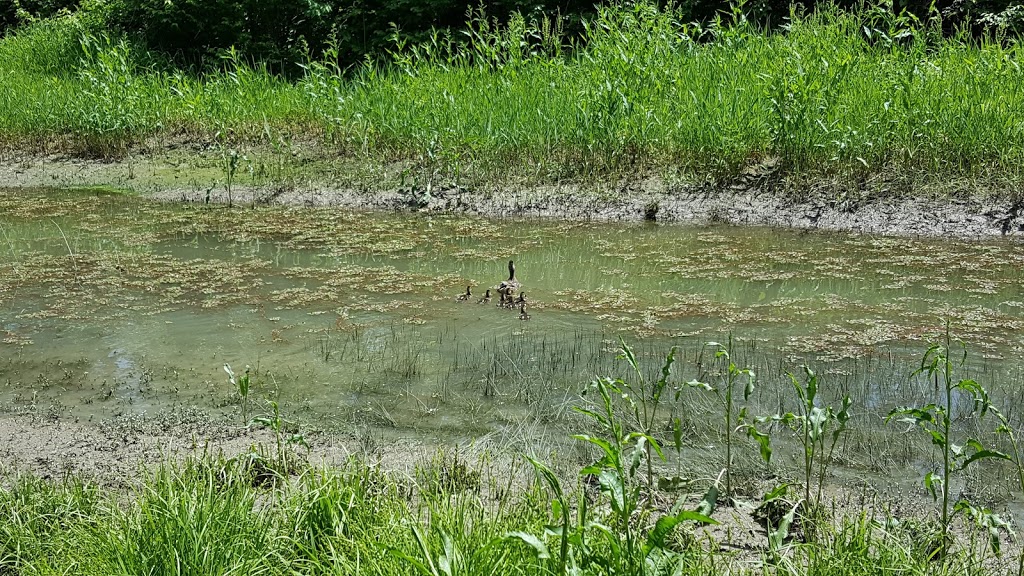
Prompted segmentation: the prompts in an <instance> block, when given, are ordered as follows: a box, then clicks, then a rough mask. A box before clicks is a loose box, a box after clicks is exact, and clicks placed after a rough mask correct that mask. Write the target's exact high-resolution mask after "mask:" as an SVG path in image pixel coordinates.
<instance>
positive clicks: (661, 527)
mask: <svg viewBox="0 0 1024 576" xmlns="http://www.w3.org/2000/svg"><path fill="white" fill-rule="evenodd" d="M677 524H679V518H677V517H675V516H662V517H661V518H658V521H657V523H655V524H654V529H653V530H651V532H650V533H649V534H648V535H647V543H646V544H645V545H644V551H645V552H650V551H651V550H653V549H655V548H664V547H665V538H666V537H667V536H668V535H669V534H670V533H671V532H672V529H673V528H675V527H676V525H677Z"/></svg>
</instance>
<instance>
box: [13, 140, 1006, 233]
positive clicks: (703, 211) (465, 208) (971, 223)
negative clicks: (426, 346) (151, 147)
mask: <svg viewBox="0 0 1024 576" xmlns="http://www.w3.org/2000/svg"><path fill="white" fill-rule="evenodd" d="M219 158H220V156H219V152H216V151H213V150H211V149H209V148H202V147H198V146H195V145H192V146H186V147H181V146H175V147H168V148H162V149H157V150H156V151H149V152H142V153H139V154H137V155H129V156H127V157H126V158H123V159H119V160H116V161H101V160H89V159H80V158H69V157H63V156H55V155H54V156H39V155H16V156H11V157H8V158H4V159H3V160H4V161H3V162H0V186H5V187H46V186H57V187H74V186H108V187H113V188H117V189H120V190H124V191H128V192H135V193H139V194H142V195H144V196H147V197H150V198H152V199H154V200H158V201H168V202H175V201H178V202H212V203H225V202H227V201H228V193H227V187H226V178H225V173H224V170H223V168H222V167H221V166H220V163H219ZM253 158H254V159H257V158H259V156H258V155H257V154H254V155H253ZM249 162H250V164H249V166H250V169H249V170H248V171H243V170H239V173H238V175H236V176H235V178H234V180H235V182H234V184H233V186H232V194H231V200H232V201H233V202H234V203H238V204H251V203H253V201H254V200H255V202H256V203H259V204H272V205H285V206H317V207H323V206H336V207H340V208H349V209H365V210H388V211H391V210H414V211H424V212H443V213H462V214H474V215H482V216H493V217H541V218H555V219H565V220H573V221H639V220H645V219H646V220H656V221H660V222H674V223H693V224H702V223H708V222H716V223H731V224H737V225H760V226H777V227H792V228H800V229H818V230H826V231H848V232H860V233H868V234H886V235H905V236H939V237H956V238H986V237H995V236H1017V237H1019V236H1024V202H1022V201H1021V200H1019V199H1018V198H1019V196H1020V194H1019V191H1017V190H1016V189H1015V188H1016V187H1015V186H1014V185H1013V184H1012V183H995V184H991V185H988V186H987V188H986V187H985V186H981V187H979V184H978V183H976V182H969V181H964V182H945V183H941V184H927V183H925V184H921V185H919V186H914V185H913V184H907V183H906V182H903V183H888V184H887V183H885V182H880V183H878V182H876V183H872V184H870V185H868V184H865V185H864V188H863V189H862V190H859V191H856V190H855V191H852V192H851V191H850V190H848V189H847V188H849V186H848V185H845V186H844V185H840V184H836V183H833V182H830V181H827V180H824V179H819V180H814V179H811V180H809V181H807V182H806V184H800V185H795V184H785V185H782V186H780V185H779V184H778V182H779V176H778V175H777V174H776V173H775V167H774V166H771V165H770V164H769V165H766V166H755V167H752V168H751V169H749V170H748V171H746V172H745V173H744V174H742V175H741V176H740V177H738V178H736V179H734V180H733V181H729V182H725V183H720V184H707V183H701V184H691V183H685V182H670V181H668V179H666V178H664V177H660V176H643V177H636V178H624V179H619V180H617V181H614V182H593V183H586V184H579V183H566V184H545V185H532V184H522V185H516V184H514V183H512V184H509V183H487V182H484V183H478V184H473V185H465V186H458V185H452V184H450V183H448V184H445V183H438V184H433V183H432V182H430V181H429V180H432V178H430V179H428V181H427V184H425V185H424V184H423V183H422V182H423V181H424V179H422V178H421V179H417V178H414V177H410V176H409V174H410V168H409V166H407V165H399V164H394V165H373V166H370V165H369V164H368V163H365V162H360V161H356V160H352V159H336V158H330V157H326V156H324V155H323V152H322V151H316V150H314V151H313V152H312V155H311V157H309V158H298V159H296V158H293V157H289V158H287V159H280V158H276V157H275V158H273V159H269V160H268V159H266V158H263V159H262V160H255V163H254V161H253V160H250V161H249ZM271 162H276V163H277V164H276V168H275V169H274V176H272V177H266V176H265V177H260V176H258V174H259V173H266V172H267V169H266V165H267V164H268V163H271ZM253 166H258V168H253ZM992 187H999V188H1001V189H998V190H994V189H991V188H992ZM1010 188H1013V189H1010ZM782 189H786V190H789V192H777V191H775V190H782ZM895 189H898V190H899V191H898V192H896V191H894V190H895Z"/></svg>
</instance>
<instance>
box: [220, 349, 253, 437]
mask: <svg viewBox="0 0 1024 576" xmlns="http://www.w3.org/2000/svg"><path fill="white" fill-rule="evenodd" d="M224 372H227V375H228V382H230V383H231V385H232V386H235V387H236V389H237V390H238V396H239V398H241V400H242V425H243V426H248V425H249V385H250V379H249V366H248V365H247V366H246V367H245V374H242V376H241V377H237V378H236V377H235V372H234V370H232V369H231V365H230V364H224Z"/></svg>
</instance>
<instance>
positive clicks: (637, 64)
mask: <svg viewBox="0 0 1024 576" xmlns="http://www.w3.org/2000/svg"><path fill="white" fill-rule="evenodd" d="M869 16H871V15H870V14H860V15H856V14H848V13H841V12H838V11H833V10H822V11H821V12H818V13H815V14H811V15H807V16H801V15H798V14H796V13H794V15H793V16H792V18H791V22H790V24H789V25H788V26H787V27H786V28H785V30H784V32H782V33H772V34H768V33H764V32H761V31H759V30H756V29H755V28H754V27H752V26H751V25H749V24H747V23H746V22H745V21H744V20H743V19H742V18H741V17H738V16H737V17H735V18H734V21H732V22H730V23H722V22H719V23H717V24H716V25H715V26H713V27H711V28H710V29H708V30H697V29H694V28H692V27H689V26H686V25H683V24H681V23H680V22H679V21H678V20H677V14H676V13H674V12H672V11H671V10H664V9H659V8H656V7H654V6H652V5H649V4H645V3H638V4H636V5H635V6H632V7H619V8H607V9H603V10H602V11H601V12H600V13H599V15H598V16H597V18H596V19H595V20H594V21H592V22H590V23H589V24H588V25H587V27H586V33H585V37H584V38H583V39H582V40H579V39H577V40H576V41H575V42H573V44H576V46H577V47H576V49H575V50H571V51H569V50H562V48H563V46H565V45H568V44H569V42H568V41H567V40H566V39H563V38H560V37H558V35H557V31H556V30H553V29H552V27H551V26H550V25H548V24H545V23H543V22H534V23H532V24H531V23H525V22H523V21H522V20H521V19H517V18H513V20H512V22H511V23H510V24H509V26H508V27H507V28H497V27H493V26H487V25H486V24H487V20H486V16H485V15H475V17H474V19H473V20H471V21H470V23H469V25H468V31H469V34H468V36H467V37H468V38H469V40H468V41H459V42H456V41H455V40H453V39H452V38H447V37H444V36H435V37H434V38H433V39H432V40H431V41H429V42H427V43H426V44H424V45H420V46H415V47H411V46H401V45H399V46H397V47H396V49H395V51H394V54H393V56H392V58H391V60H390V61H388V62H386V63H383V64H382V63H373V62H371V63H365V64H360V65H356V66H354V67H351V68H350V69H347V70H343V69H342V68H341V67H339V66H338V65H337V64H336V63H335V62H336V61H334V60H332V58H331V54H330V53H328V54H327V55H326V57H325V59H324V61H311V62H308V63H306V69H307V73H306V75H305V76H304V77H303V78H301V79H299V80H298V81H295V82H288V81H285V80H282V79H280V78H278V77H275V76H273V75H272V74H271V73H270V72H268V70H267V69H266V68H265V67H263V66H260V65H253V64H250V63H248V62H247V61H246V60H245V58H244V57H242V56H240V55H238V54H235V53H230V54H227V55H226V57H225V60H224V65H223V67H222V68H221V70H219V71H213V72H210V73H207V74H205V75H203V76H202V77H196V76H192V75H188V74H185V73H182V72H179V71H174V70H169V69H167V67H166V66H162V65H159V64H158V62H159V59H158V58H155V57H153V56H151V55H149V54H146V53H144V52H143V51H141V50H140V49H138V48H136V47H134V46H133V45H132V44H131V43H130V42H128V41H126V40H122V39H108V38H106V37H105V36H103V35H102V34H96V33H91V32H89V30H88V27H84V26H82V25H81V24H80V23H79V20H80V19H81V18H78V17H76V16H68V17H63V18H61V19H58V20H51V21H44V22H42V23H38V24H35V25H32V26H29V27H27V28H23V29H22V30H20V31H18V32H17V33H16V34H13V35H10V36H8V37H6V38H4V39H3V40H0V80H2V81H0V141H2V142H4V143H5V144H6V145H8V146H38V147H42V148H49V147H54V146H58V147H62V148H65V149H68V150H71V151H77V152H81V153H98V154H117V153H119V152H120V151H123V150H125V149H126V148H127V147H130V146H132V145H135V144H138V143H139V142H141V141H143V140H145V139H150V138H157V139H160V138H172V137H180V136H181V135H184V137H186V138H189V139H194V140H200V141H205V142H210V141H213V140H216V139H218V138H222V139H223V138H226V139H229V140H251V141H260V140H261V139H266V138H268V137H270V138H276V136H269V135H271V134H276V135H280V134H288V135H289V137H290V136H292V135H296V134H299V135H304V136H307V137H313V138H316V139H321V140H322V141H323V142H325V143H326V144H328V145H329V146H332V147H334V148H335V149H336V150H337V151H338V153H339V154H344V155H352V156H358V157H367V158H374V159H378V160H379V159H384V160H386V161H411V162H412V163H413V164H415V165H416V166H418V167H419V168H421V169H423V170H426V171H427V172H428V173H429V174H439V175H442V176H444V177H449V178H455V179H458V178H460V177H463V176H464V175H467V174H471V173H472V174H475V175H476V176H478V177H483V178H488V177H489V178H492V179H493V178H500V177H505V176H507V175H509V174H512V175H523V176H530V177H534V178H538V179H540V180H547V181H555V180H562V179H584V178H588V177H593V176H594V175H601V174H606V175H607V174H623V173H634V172H637V171H644V170H659V169H660V170H671V171H682V173H684V174H688V175H689V176H688V177H691V178H695V179H697V180H700V179H702V178H705V179H706V178H712V179H720V178H722V177H726V178H728V177H730V176H735V175H737V174H738V173H739V172H740V171H741V170H742V169H743V168H744V167H746V166H748V165H751V164H758V163H760V162H763V161H765V160H769V159H772V161H773V162H774V161H778V162H779V163H781V166H782V167H783V168H784V169H785V170H788V171H790V172H797V173H810V174H813V173H824V174H845V175H848V176H851V177H854V178H861V179H863V178H867V177H869V176H871V175H873V174H877V173H880V172H885V171H887V170H908V171H913V172H914V173H915V174H917V173H924V172H929V173H931V174H933V175H934V176H936V177H937V178H942V177H948V176H951V175H957V176H960V175H968V176H970V175H986V176H992V175H998V176H1002V177H1012V175H1013V174H1015V173H1016V172H1015V171H1016V166H1017V165H1019V164H1020V160H1021V159H1022V155H1024V153H1022V150H1024V148H1022V144H1024V131H1022V130H1021V125H1020V122H1019V116H1020V114H1019V112H1020V110H1021V106H1022V102H1024V82H1022V80H1024V74H1022V72H1021V70H1020V66H1019V63H1018V61H1019V49H1020V48H1019V47H1018V45H1017V44H1014V43H1006V42H1002V41H1000V40H999V39H992V40H987V39H983V40H971V39H968V38H966V37H961V36H955V37H946V38H943V37H942V36H941V35H940V34H938V28H937V27H938V26H939V24H938V23H934V22H933V23H930V24H917V25H913V24H909V23H906V22H902V21H900V20H898V19H895V20H892V19H891V21H888V22H882V23H879V22H878V19H877V18H874V19H872V17H869ZM865 31H867V33H866V32H865ZM872 31H873V32H872ZM896 37H899V38H900V40H893V39H892V38H896ZM83 46H84V48H85V50H82V49H81V47H83ZM78 55H81V56H78ZM460 175H461V176H460Z"/></svg>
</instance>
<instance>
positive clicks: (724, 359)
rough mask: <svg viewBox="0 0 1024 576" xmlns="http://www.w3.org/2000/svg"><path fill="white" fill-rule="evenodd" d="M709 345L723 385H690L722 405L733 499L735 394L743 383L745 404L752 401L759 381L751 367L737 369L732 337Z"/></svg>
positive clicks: (728, 491) (729, 492)
mask: <svg viewBox="0 0 1024 576" xmlns="http://www.w3.org/2000/svg"><path fill="white" fill-rule="evenodd" d="M707 346H708V347H710V348H714V349H715V357H714V359H715V362H716V363H717V364H719V365H720V366H721V383H720V385H719V386H713V385H711V384H707V383H705V382H698V381H696V380H692V381H690V382H688V383H687V385H689V386H692V387H695V388H700V389H702V390H706V391H708V392H714V393H715V394H716V395H717V396H718V398H719V400H720V401H721V402H722V408H723V416H724V418H723V419H724V420H725V498H726V500H731V499H732V496H733V493H732V485H733V484H732V468H733V466H732V465H733V459H732V437H733V434H734V429H738V427H737V426H734V423H735V421H734V419H735V418H736V417H737V414H736V411H735V405H734V402H733V394H734V392H735V388H736V385H737V384H743V401H744V402H746V401H747V400H749V399H750V395H751V394H753V392H754V386H755V384H756V382H757V378H756V376H755V374H754V371H753V370H751V369H749V368H740V367H738V366H736V363H735V362H734V361H733V359H732V336H731V335H730V336H729V342H728V344H727V345H725V346H723V345H721V344H719V343H718V342H708V343H707ZM745 414H746V407H744V408H743V409H742V410H741V411H740V413H739V415H738V416H739V418H740V421H742V420H743V418H744V416H745Z"/></svg>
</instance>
